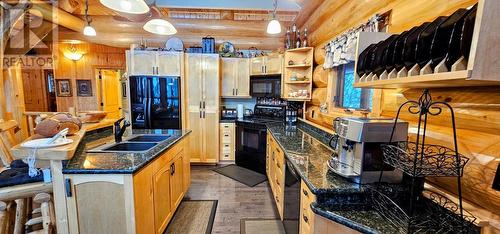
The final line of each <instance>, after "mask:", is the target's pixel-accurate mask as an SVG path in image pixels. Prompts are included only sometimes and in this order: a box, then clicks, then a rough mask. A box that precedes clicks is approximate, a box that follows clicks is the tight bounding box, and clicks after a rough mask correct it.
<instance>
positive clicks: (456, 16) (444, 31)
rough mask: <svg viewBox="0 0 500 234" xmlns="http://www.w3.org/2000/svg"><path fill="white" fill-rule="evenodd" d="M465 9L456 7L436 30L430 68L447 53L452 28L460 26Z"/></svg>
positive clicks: (465, 12)
mask: <svg viewBox="0 0 500 234" xmlns="http://www.w3.org/2000/svg"><path fill="white" fill-rule="evenodd" d="M467 12H468V11H467V10H466V9H458V10H457V11H455V13H453V14H452V15H450V16H449V17H448V18H447V19H446V21H444V22H443V23H442V24H441V26H439V28H438V29H437V31H436V34H435V35H434V39H433V41H432V45H431V68H432V69H434V68H435V67H436V65H438V64H439V63H440V62H441V61H442V60H443V59H444V58H445V57H446V54H447V53H448V50H449V48H450V45H451V44H450V40H451V39H452V36H453V29H454V28H462V27H463V22H464V18H465V16H466V15H467Z"/></svg>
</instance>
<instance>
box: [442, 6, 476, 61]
mask: <svg viewBox="0 0 500 234" xmlns="http://www.w3.org/2000/svg"><path fill="white" fill-rule="evenodd" d="M476 10H477V5H474V7H472V8H471V9H470V10H469V11H468V12H467V13H466V14H465V15H464V17H462V19H461V21H459V22H457V23H456V24H455V26H454V27H453V32H452V34H451V38H450V43H449V45H448V53H447V55H446V61H445V64H446V67H448V70H450V69H451V65H453V63H455V62H456V61H457V60H458V59H459V58H460V57H461V56H462V48H461V43H462V39H463V37H462V34H463V29H464V25H465V20H466V18H467V17H468V16H469V15H470V14H473V16H474V19H475V17H476V16H475V15H476ZM471 40H472V39H471ZM469 48H470V47H469Z"/></svg>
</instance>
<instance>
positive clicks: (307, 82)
mask: <svg viewBox="0 0 500 234" xmlns="http://www.w3.org/2000/svg"><path fill="white" fill-rule="evenodd" d="M310 83H311V81H310V80H305V81H286V82H285V84H310Z"/></svg>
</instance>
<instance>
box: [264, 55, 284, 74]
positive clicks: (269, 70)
mask: <svg viewBox="0 0 500 234" xmlns="http://www.w3.org/2000/svg"><path fill="white" fill-rule="evenodd" d="M282 67H283V56H281V55H268V56H266V69H265V72H266V74H281V70H282Z"/></svg>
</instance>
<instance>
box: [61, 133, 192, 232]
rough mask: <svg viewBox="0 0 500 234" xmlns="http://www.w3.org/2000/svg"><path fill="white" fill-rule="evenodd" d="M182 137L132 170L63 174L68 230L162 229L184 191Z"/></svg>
mask: <svg viewBox="0 0 500 234" xmlns="http://www.w3.org/2000/svg"><path fill="white" fill-rule="evenodd" d="M186 143H187V139H182V140H181V141H179V142H177V143H176V144H175V145H174V146H172V147H171V148H170V149H168V150H167V151H165V152H163V153H162V155H160V156H158V157H157V158H155V159H154V160H153V161H152V162H150V163H149V164H148V165H146V166H144V167H143V168H142V169H141V170H140V171H138V172H136V173H135V174H67V175H65V179H66V182H67V186H69V187H68V188H67V189H68V194H67V197H66V203H67V206H68V222H69V230H70V233H120V234H121V233H130V234H134V233H138V234H140V233H146V234H150V233H163V232H164V231H165V228H166V227H167V226H168V223H169V222H170V220H171V219H172V216H173V214H174V213H175V210H176V209H177V207H178V206H179V204H180V203H181V201H182V198H183V197H184V194H185V193H186V192H187V190H188V186H189V183H190V178H189V154H187V153H186V151H185V147H186V146H187V144H186Z"/></svg>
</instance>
